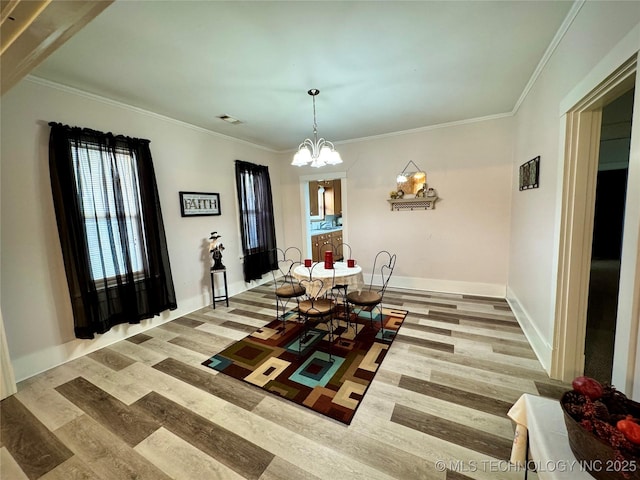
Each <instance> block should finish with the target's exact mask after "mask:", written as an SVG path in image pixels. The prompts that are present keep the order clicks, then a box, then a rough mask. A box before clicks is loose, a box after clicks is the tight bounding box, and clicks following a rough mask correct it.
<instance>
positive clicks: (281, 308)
mask: <svg viewBox="0 0 640 480" xmlns="http://www.w3.org/2000/svg"><path fill="white" fill-rule="evenodd" d="M274 254H275V257H276V261H277V265H278V268H277V269H276V270H272V271H271V274H272V275H273V283H274V288H275V296H276V318H277V319H279V320H282V332H281V333H282V335H284V333H285V322H286V314H287V306H288V305H289V302H291V301H292V300H295V301H296V305H298V304H299V299H300V297H302V296H303V295H304V293H305V292H304V288H303V287H302V286H301V285H300V283H299V282H298V280H296V279H295V278H294V276H293V273H292V272H293V269H294V268H296V267H297V266H298V265H302V252H301V251H300V249H299V248H297V247H288V248H286V249H284V250H283V249H281V248H276V249H274ZM298 310H299V309H298ZM298 315H299V314H298ZM298 318H300V317H298Z"/></svg>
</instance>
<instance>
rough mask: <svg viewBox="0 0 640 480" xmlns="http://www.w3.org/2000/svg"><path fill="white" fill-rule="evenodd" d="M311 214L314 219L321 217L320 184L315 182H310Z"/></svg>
mask: <svg viewBox="0 0 640 480" xmlns="http://www.w3.org/2000/svg"><path fill="white" fill-rule="evenodd" d="M309 214H310V215H311V216H312V217H317V216H318V215H320V209H319V205H318V182H317V181H315V180H311V181H310V182H309Z"/></svg>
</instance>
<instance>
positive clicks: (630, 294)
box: [550, 54, 640, 394]
mask: <svg viewBox="0 0 640 480" xmlns="http://www.w3.org/2000/svg"><path fill="white" fill-rule="evenodd" d="M636 71H637V54H635V55H634V56H633V57H631V58H630V59H629V60H627V61H626V62H624V63H623V64H622V65H621V66H620V67H619V68H617V69H616V70H615V71H614V72H613V73H612V74H611V75H609V76H608V77H607V78H606V79H605V80H604V81H602V82H601V83H599V84H598V85H597V87H596V88H594V89H592V90H591V91H590V92H589V93H588V94H587V95H586V96H584V97H583V98H582V99H581V100H579V101H578V102H577V103H575V104H574V105H573V106H572V107H571V108H569V109H567V110H566V112H565V113H564V114H563V115H562V121H563V127H564V136H565V139H564V164H563V165H562V168H563V172H562V202H561V207H560V225H559V252H558V275H557V283H556V303H555V324H554V338H553V351H552V357H551V368H550V370H551V371H550V374H551V376H552V377H553V378H559V379H561V380H564V381H571V380H572V379H573V378H575V377H576V376H578V375H582V373H583V372H584V343H585V338H586V327H587V304H588V291H589V274H590V265H591V247H592V241H593V221H594V209H595V189H596V179H597V168H598V154H599V143H600V127H601V119H602V107H603V106H604V105H606V104H608V103H610V102H611V101H612V100H614V99H615V98H617V97H619V96H620V95H622V94H623V93H625V92H626V91H628V90H629V89H631V88H633V86H634V85H635V87H636V95H637V94H638V93H640V82H639V80H640V76H638V75H636ZM639 104H640V101H639V100H638V96H636V98H635V101H634V121H633V124H632V134H631V152H630V158H629V177H628V182H629V183H628V184H629V185H630V184H631V182H632V181H633V179H635V178H636V177H640V161H638V160H640V159H637V158H636V159H632V158H631V155H632V152H634V149H636V150H637V149H638V147H639V144H638V142H639V140H640V138H639V137H640V116H639V115H638V112H640V108H639ZM638 190H639V188H635V187H634V188H629V187H628V189H627V198H626V204H627V206H630V204H631V203H632V202H637V200H636V198H637V196H638ZM639 232H640V208H635V207H632V208H626V209H625V219H624V235H623V251H622V262H621V264H622V267H621V274H620V291H619V296H618V316H617V321H616V324H617V328H616V337H615V352H616V353H615V355H614V366H613V368H614V371H613V377H612V383H613V384H614V385H616V386H617V387H618V388H619V389H620V390H622V391H625V392H628V393H629V394H630V393H631V392H632V391H633V388H634V387H635V388H638V386H634V382H633V380H634V372H635V364H636V356H637V353H638V352H637V350H638V342H639V340H638V329H639V323H640V318H639V315H638V312H640V292H639V290H640V288H636V287H638V286H640V258H639V257H640V255H639V254H638V245H639V244H638V240H639Z"/></svg>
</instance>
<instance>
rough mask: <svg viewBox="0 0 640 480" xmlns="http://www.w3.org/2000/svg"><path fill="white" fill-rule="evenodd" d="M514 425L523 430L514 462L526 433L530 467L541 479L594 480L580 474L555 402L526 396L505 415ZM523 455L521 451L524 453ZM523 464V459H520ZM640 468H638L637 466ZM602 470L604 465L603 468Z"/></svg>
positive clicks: (516, 445) (557, 403) (518, 439)
mask: <svg viewBox="0 0 640 480" xmlns="http://www.w3.org/2000/svg"><path fill="white" fill-rule="evenodd" d="M508 415H509V417H511V418H512V419H513V420H514V421H515V422H516V423H517V424H519V425H521V426H523V427H524V430H522V429H520V432H524V435H522V434H520V435H519V436H517V437H516V444H515V445H514V455H512V457H511V460H512V461H514V460H516V458H514V457H515V456H517V455H516V454H515V452H516V450H518V448H517V447H518V444H519V445H520V446H522V444H525V442H526V431H527V430H528V434H529V449H530V450H531V458H529V465H530V466H535V467H536V469H537V470H538V471H537V474H538V478H540V479H541V480H593V477H592V476H591V475H590V474H589V473H587V472H585V471H583V469H582V468H581V465H580V464H579V463H578V461H577V460H576V457H575V455H574V454H573V452H572V451H571V447H570V446H569V438H568V436H567V428H566V426H565V424H564V414H563V413H562V407H561V406H560V402H559V401H558V400H553V399H551V398H545V397H538V396H535V395H529V394H527V393H525V394H524V395H522V396H521V397H520V399H519V400H518V401H517V402H516V403H515V404H514V405H513V407H512V408H511V410H509V413H508ZM523 453H524V452H523ZM522 461H523V462H524V458H523V459H522ZM639 467H640V466H639ZM603 468H605V466H604V465H603Z"/></svg>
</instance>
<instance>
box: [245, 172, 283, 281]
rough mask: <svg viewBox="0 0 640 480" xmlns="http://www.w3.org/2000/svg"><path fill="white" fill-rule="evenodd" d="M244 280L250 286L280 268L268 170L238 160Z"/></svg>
mask: <svg viewBox="0 0 640 480" xmlns="http://www.w3.org/2000/svg"><path fill="white" fill-rule="evenodd" d="M236 187H237V189H238V205H239V206H240V233H241V236H242V251H243V253H244V262H243V270H244V280H245V282H250V281H251V280H257V279H259V278H261V277H262V275H263V274H265V273H267V272H270V271H271V270H274V269H275V268H276V267H277V264H276V258H275V255H274V253H275V248H276V230H275V224H274V219H273V199H272V195H271V180H270V178H269V168H268V167H265V166H262V165H254V164H253V163H249V162H243V161H241V160H236Z"/></svg>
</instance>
